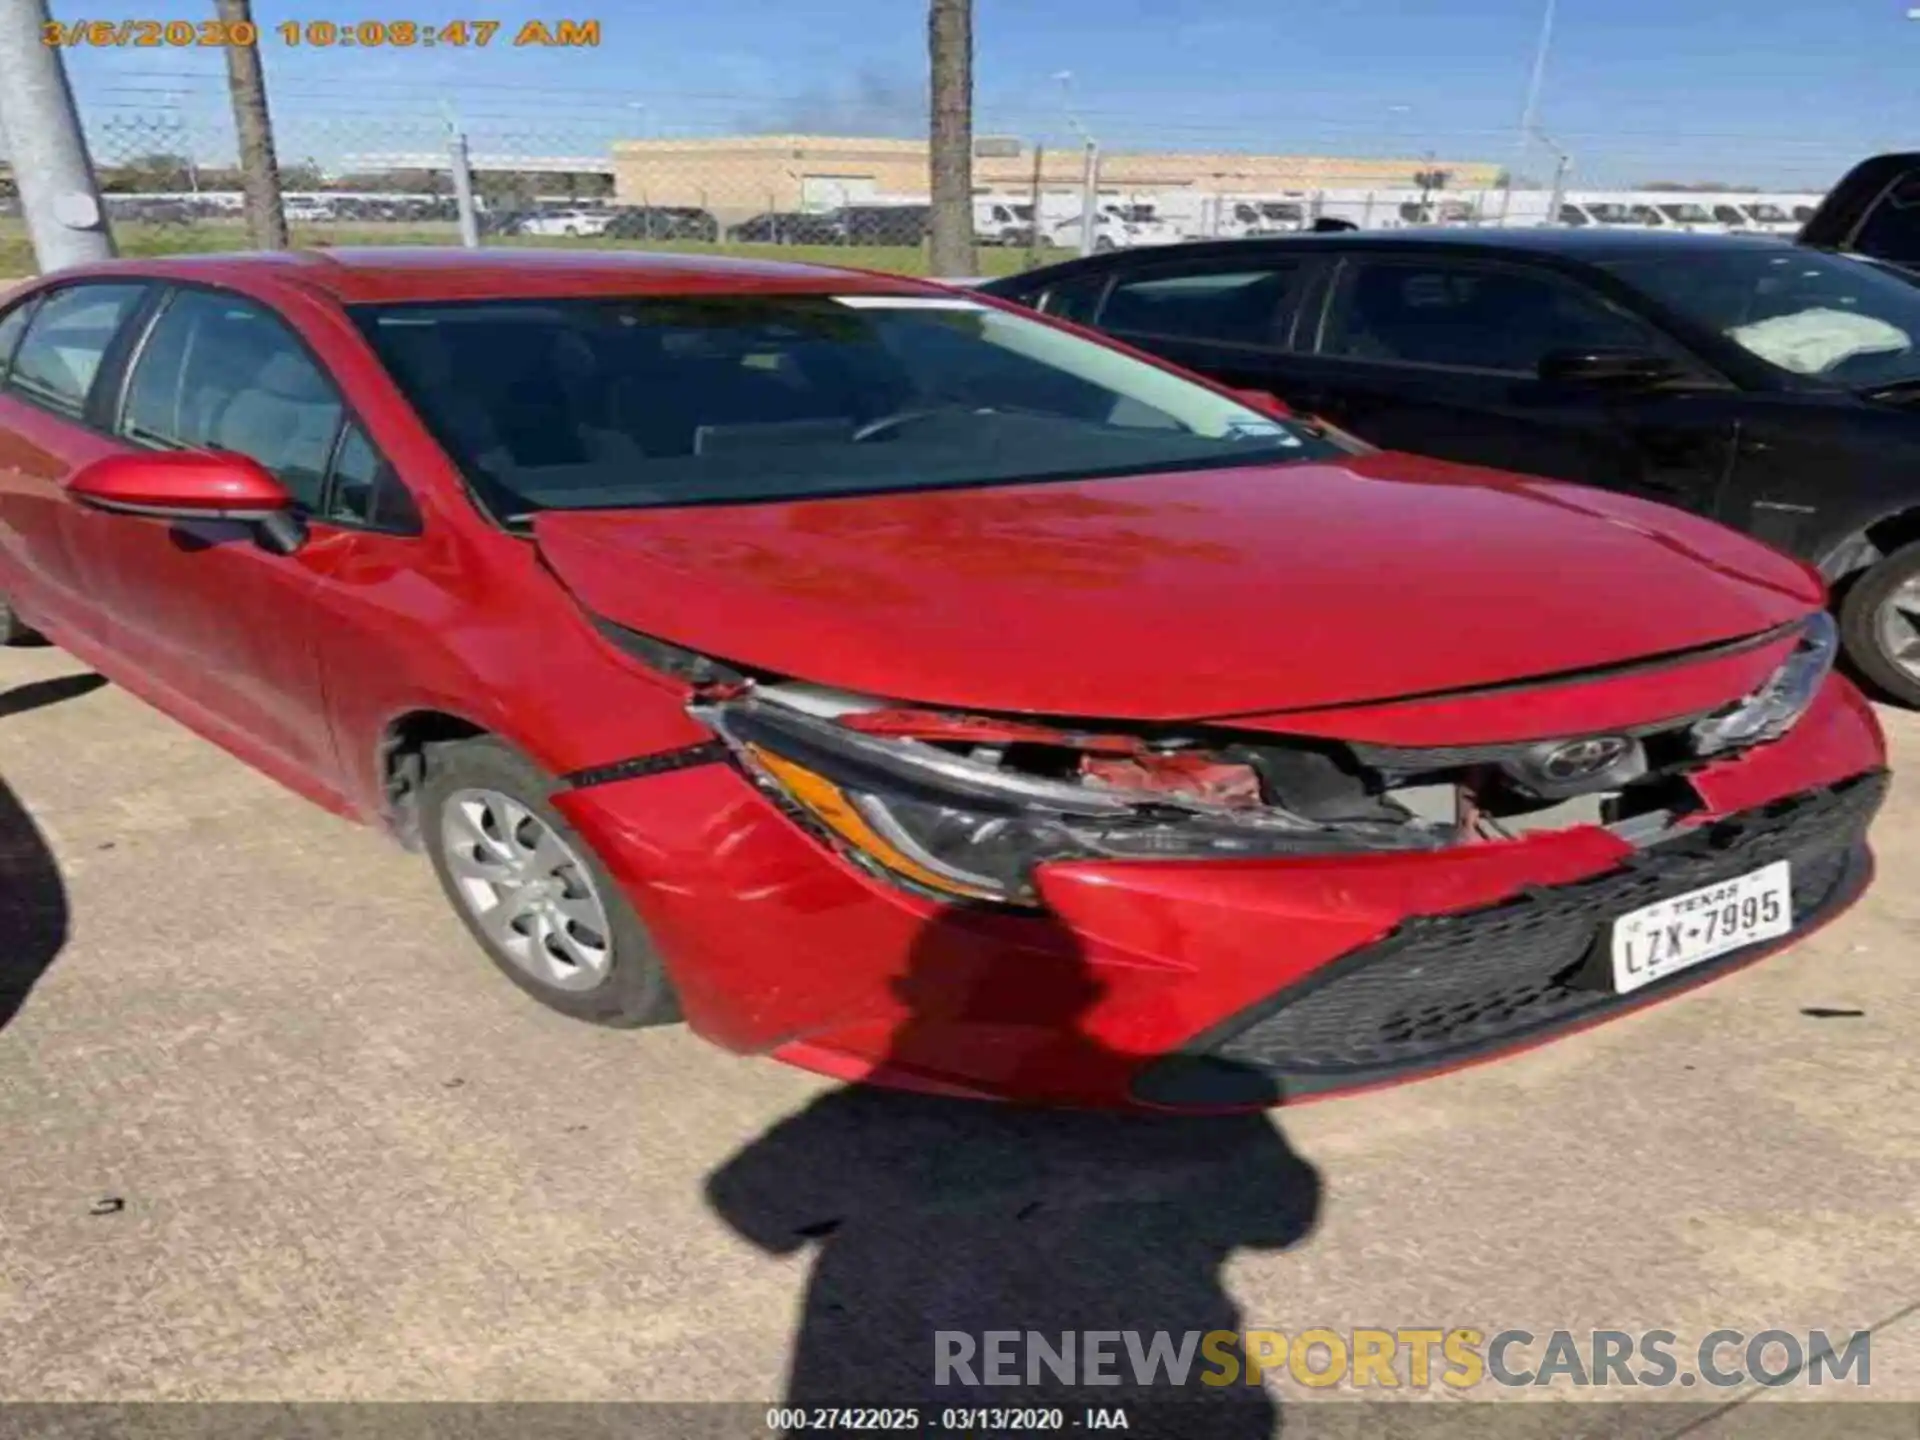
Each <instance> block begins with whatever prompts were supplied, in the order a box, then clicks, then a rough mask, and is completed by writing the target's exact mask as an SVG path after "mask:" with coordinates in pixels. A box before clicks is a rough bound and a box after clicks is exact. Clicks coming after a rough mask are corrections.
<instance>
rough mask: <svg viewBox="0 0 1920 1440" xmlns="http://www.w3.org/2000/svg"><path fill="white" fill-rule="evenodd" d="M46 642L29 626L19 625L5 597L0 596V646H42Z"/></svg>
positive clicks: (18, 619) (18, 618)
mask: <svg viewBox="0 0 1920 1440" xmlns="http://www.w3.org/2000/svg"><path fill="white" fill-rule="evenodd" d="M45 643H46V641H45V640H44V639H43V638H42V636H41V634H40V632H39V631H38V630H35V629H34V628H33V627H32V626H31V625H25V624H22V623H21V620H20V617H19V616H18V615H17V614H15V613H14V609H13V605H12V604H11V603H10V602H9V601H8V599H7V597H6V596H4V595H0V645H44V644H45Z"/></svg>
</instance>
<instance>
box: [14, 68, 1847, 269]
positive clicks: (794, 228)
mask: <svg viewBox="0 0 1920 1440" xmlns="http://www.w3.org/2000/svg"><path fill="white" fill-rule="evenodd" d="M268 78H269V85H270V95H271V99H272V103H273V107H274V115H273V121H274V130H275V142H276V150H277V152H278V156H279V166H280V180H281V189H282V195H283V205H284V209H285V213H286V217H287V220H288V223H289V227H290V230H291V233H292V238H293V243H294V244H296V245H302V246H345V245H388V244H431V245H452V244H458V243H460V240H461V226H460V213H459V208H458V202H457V200H456V189H457V187H456V185H455V175H454V165H455V160H454V155H455V152H456V141H459V142H463V144H464V152H465V155H466V156H467V158H468V162H469V165H470V169H471V177H472V192H473V195H474V197H475V199H474V205H475V209H476V211H477V214H476V215H475V217H474V218H475V221H476V225H475V229H476V230H477V232H478V236H479V239H480V243H482V244H483V245H536V246H564V247H572V248H595V247H601V248H618V247H643V248H648V249H670V250H674V249H678V250H698V251H718V252H725V253H730V254H741V255H766V256H773V257H780V258H800V259H819V260H829V261H832V262H834V263H840V264H848V265H856V266H863V267H868V268H874V269H884V270H894V271H901V272H908V273H924V272H925V270H926V267H927V259H926V236H927V228H928V219H929V205H928V201H927V171H928V166H927V150H926V144H925V141H924V140H922V139H915V138H911V137H910V136H901V135H892V136H881V135H873V134H864V135H863V134H858V133H854V134H836V133H826V131H827V127H828V125H829V124H831V123H832V122H833V121H835V120H843V119H844V120H850V121H852V122H853V123H852V124H849V125H848V127H847V128H849V129H853V128H856V126H858V125H859V124H860V123H862V121H863V119H864V117H862V116H859V115H854V116H850V117H849V116H836V115H824V116H820V115H809V114H806V113H802V112H800V111H793V112H791V113H789V114H786V115H775V116H774V117H773V118H772V119H769V118H768V111H767V107H766V105H765V104H764V97H762V98H761V100H760V101H758V102H755V103H754V104H750V103H749V97H741V98H739V99H738V100H737V101H734V100H728V99H726V98H725V97H709V103H708V106H707V111H706V112H705V113H707V114H708V115H709V116H710V117H712V118H707V119H702V120H700V121H698V122H697V123H688V124H685V125H678V126H676V127H674V133H671V134H658V133H650V132H652V131H654V129H655V128H656V127H655V125H654V116H653V115H652V113H651V107H650V106H649V105H647V104H643V103H640V102H635V101H623V100H618V99H615V98H614V97H611V96H604V97H603V96H595V95H582V94H559V93H555V92H551V91H541V90H511V89H507V90H501V89H495V90H489V91H487V92H485V93H484V94H461V93H454V94H451V95H447V96H445V97H441V96H434V95H426V94H422V93H420V91H419V89H418V88H417V87H408V86H402V85H395V84H389V85H387V86H384V87H383V86H381V85H379V84H375V83H369V84H367V85H366V86H364V87H354V88H352V89H351V90H349V91H343V90H342V88H341V87H340V86H337V85H331V86H319V85H316V84H315V83H314V82H312V81H311V80H308V81H305V82H301V81H300V80H298V79H295V80H292V81H289V82H286V83H277V82H276V81H275V79H274V76H273V75H272V74H271V73H269V77H268ZM80 90H81V107H82V112H83V117H84V122H85V125H86V129H87V135H88V141H89V145H90V149H91V151H92V155H93V160H94V165H95V168H96V171H97V173H98V175H99V179H100V183H101V187H102V190H103V192H104V195H105V199H106V203H107V207H108V210H109V213H110V215H111V217H112V219H113V222H114V230H115V234H116V239H117V241H118V243H119V246H120V249H121V251H122V253H125V254H156V253H176V252H190V251H207V250H230V249H240V248H245V247H246V245H247V243H248V239H247V233H246V227H245V224H244V222H243V219H242V207H241V198H240V192H241V185H240V178H239V173H238V170H237V164H236V160H235V155H236V147H235V143H234V136H233V123H232V115H231V109H230V106H229V102H228V97H227V93H226V89H225V84H224V77H223V76H221V75H219V74H218V73H216V72H212V71H207V70H201V71H198V72H183V73H180V74H176V75H170V74H167V73H165V72H153V73H143V74H142V75H140V76H138V77H136V78H134V79H130V80H123V81H119V82H116V83H113V84H108V85H95V86H82V87H80ZM756 104H757V109H756ZM683 108H684V107H683ZM728 108H732V109H735V110H737V111H738V112H739V113H738V114H736V115H734V116H732V117H724V116H723V115H721V113H720V112H723V111H725V110H726V109H728ZM695 109H696V111H697V109H698V107H695ZM782 119H785V120H788V121H789V122H790V123H791V124H792V125H793V126H795V127H796V128H795V129H794V130H793V131H791V132H789V131H787V130H783V129H776V128H772V127H774V126H775V125H776V124H777V123H778V121H779V120H782ZM1091 119H1092V120H1093V121H1094V122H1095V123H1101V117H1099V116H1098V115H1095V116H1093V117H1091ZM803 122H811V123H809V125H808V128H807V129H806V130H805V131H800V130H798V128H797V127H798V126H799V125H800V124H801V123H803ZM1050 123H1051V126H1052V129H1053V131H1054V132H1055V133H1047V129H1046V127H1045V126H1043V125H1042V124H1041V123H1040V118H1039V117H1036V116H1034V115H1032V114H1026V113H1009V114H1006V115H996V114H995V113H993V112H992V111H991V110H988V111H985V112H983V113H982V114H981V115H980V116H979V117H977V120H976V134H977V135H980V136H983V137H986V138H984V139H982V140H980V141H979V142H977V148H978V153H977V155H976V159H975V163H974V183H975V197H974V202H973V219H974V232H975V238H976V241H977V244H978V251H977V257H978V258H977V265H976V272H977V273H979V274H983V275H989V274H999V273H1005V272H1007V271H1010V270H1016V269H1020V268H1024V267H1027V266H1031V265H1034V264H1040V263H1046V262H1048V261H1052V260H1056V259H1061V258H1065V257H1066V256H1069V255H1072V254H1076V253H1079V252H1080V251H1081V250H1083V249H1096V250H1104V249H1111V248H1122V247H1131V246H1137V245H1155V244H1177V243H1179V242H1182V241H1188V240H1197V239H1207V238H1233V237H1244V236H1259V235H1270V234H1278V233H1285V232H1288V231H1293V230H1301V229H1308V228H1312V227H1313V226H1315V225H1316V224H1319V225H1322V226H1326V225H1334V226H1342V227H1344V226H1356V227H1360V228H1370V229H1371V228H1382V227H1397V226H1406V225H1436V224H1437V225H1453V226H1501V225H1541V224H1630V225H1638V226H1644V227H1652V228H1662V227H1666V228H1683V229H1730V228H1737V229H1774V230H1791V229H1792V228H1793V226H1794V221H1795V217H1796V214H1804V213H1805V210H1806V208H1807V207H1808V206H1810V205H1811V204H1813V203H1815V202H1816V201H1817V199H1818V197H1819V195H1820V193H1821V191H1822V190H1824V189H1825V187H1826V185H1827V184H1829V183H1830V182H1831V181H1832V180H1833V179H1834V178H1835V177H1837V175H1838V174H1840V173H1841V172H1842V171H1844V170H1845V169H1846V168H1847V166H1848V165H1849V164H1850V163H1851V162H1852V161H1853V160H1854V159H1857V158H1858V151H1857V148H1856V146H1852V145H1836V144H1825V143H1822V142H1819V141H1817V140H1809V139H1807V138H1806V137H1805V136H1800V137H1796V138H1794V139H1791V140H1782V141H1779V142H1778V143H1776V144H1773V145H1772V146H1771V148H1770V149H1769V150H1767V151H1766V152H1765V153H1764V154H1757V155H1755V156H1753V157H1751V159H1750V163H1749V164H1748V165H1747V166H1746V168H1747V169H1748V170H1749V171H1751V172H1754V173H1756V174H1764V175H1765V176H1766V177H1768V178H1767V182H1766V183H1765V184H1763V185H1759V186H1756V187H1755V188H1753V189H1750V190H1746V191H1734V190H1731V189H1711V190H1708V189H1702V190H1697V191H1689V190H1683V189H1678V188H1668V189H1662V188H1658V185H1657V183H1656V182H1658V180H1659V177H1660V172H1661V168H1662V166H1663V163H1664V162H1663V159H1662V157H1663V156H1665V155H1667V154H1669V153H1671V146H1672V144H1673V141H1674V137H1672V136H1669V135H1661V136H1658V137H1654V136H1635V135H1633V134H1631V133H1630V132H1625V131H1623V132H1621V133H1619V134H1616V135H1612V136H1578V137H1564V136H1563V137H1557V138H1556V139H1555V140H1554V141H1547V140H1545V138H1544V137H1542V138H1541V139H1540V140H1539V141H1536V142H1535V143H1533V144H1531V145H1528V146H1517V145H1516V142H1515V140H1514V137H1513V135H1512V134H1511V132H1509V133H1506V134H1491V133H1482V134H1472V133H1460V134H1452V135H1449V134H1438V135H1432V136H1428V137H1420V136H1417V135H1412V134H1395V133H1389V132H1385V131H1383V132H1381V133H1378V134H1365V133H1357V132H1353V131H1350V130H1333V131H1330V132H1329V133H1327V134H1325V135H1322V136H1318V137H1315V138H1318V139H1320V140H1324V141H1325V142H1326V152H1325V153H1320V154H1306V153H1291V154H1288V153H1278V152H1274V153H1262V152H1259V151H1255V150H1252V149H1250V148H1248V146H1247V145H1246V144H1245V143H1244V136H1243V135H1240V134H1236V133H1235V132H1233V131H1231V130H1229V129H1226V128H1223V127H1219V126H1202V125H1197V124H1182V123H1179V121H1178V118H1177V117H1174V118H1172V119H1162V120H1160V121H1157V122H1155V121H1149V120H1145V119H1142V118H1141V117H1139V116H1134V117H1133V118H1132V119H1130V120H1128V121H1127V122H1126V123H1125V124H1124V125H1123V124H1121V123H1120V122H1119V121H1118V120H1117V119H1115V120H1111V121H1108V122H1106V123H1107V128H1108V130H1109V134H1110V136H1111V138H1110V139H1107V140H1105V141H1104V143H1103V142H1102V141H1097V140H1095V139H1094V138H1093V137H1092V136H1091V135H1089V134H1088V132H1087V126H1086V123H1085V122H1084V121H1083V120H1081V119H1080V118H1078V117H1076V118H1075V119H1074V120H1073V121H1072V125H1071V128H1067V127H1065V126H1062V125H1061V123H1060V121H1059V119H1058V117H1055V118H1054V119H1053V120H1052V121H1051V122H1050ZM816 125H817V126H818V128H815V126H816ZM894 128H895V129H899V128H900V127H899V126H897V125H896V126H895V127H894ZM1062 131H1064V134H1062V133H1060V132H1062ZM1575 143H1578V144H1580V145H1582V146H1583V147H1584V149H1585V151H1586V157H1587V158H1585V159H1582V158H1581V157H1580V156H1579V155H1577V154H1573V153H1570V148H1569V147H1571V145H1573V144H1575ZM1669 183H1670V184H1671V183H1672V182H1669ZM1636 186H1639V187H1640V188H1638V189H1636V188H1635V187H1636ZM32 268H33V262H32V256H31V253H30V250H29V249H28V247H27V244H26V238H25V232H24V229H23V227H22V226H21V224H20V222H19V220H18V218H17V216H0V274H8V275H18V274H25V273H30V272H31V270H32Z"/></svg>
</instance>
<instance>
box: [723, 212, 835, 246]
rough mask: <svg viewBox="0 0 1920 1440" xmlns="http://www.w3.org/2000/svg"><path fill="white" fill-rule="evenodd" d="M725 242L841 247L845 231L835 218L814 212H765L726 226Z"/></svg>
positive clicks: (828, 214) (833, 215) (831, 215)
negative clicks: (726, 240)
mask: <svg viewBox="0 0 1920 1440" xmlns="http://www.w3.org/2000/svg"><path fill="white" fill-rule="evenodd" d="M727 239H728V240H731V241H735V242H737V243H744V244H760V245H844V244H846V243H847V231H846V227H845V226H844V225H842V224H841V223H840V219H839V217H838V215H837V214H831V213H824V212H820V211H813V210H768V211H766V212H764V213H763V214H759V215H755V216H753V217H752V218H751V219H748V220H742V221H741V222H740V223H739V224H738V225H733V226H729V227H728V229H727Z"/></svg>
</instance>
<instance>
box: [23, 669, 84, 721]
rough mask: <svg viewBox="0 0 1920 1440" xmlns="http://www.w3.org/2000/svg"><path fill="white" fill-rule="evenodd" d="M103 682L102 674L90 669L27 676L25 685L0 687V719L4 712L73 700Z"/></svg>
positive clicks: (26, 709)
mask: <svg viewBox="0 0 1920 1440" xmlns="http://www.w3.org/2000/svg"><path fill="white" fill-rule="evenodd" d="M106 683H107V677H106V676H104V675H95V674H94V673H93V672H92V671H90V670H82V671H79V672H78V673H76V674H73V675H55V676H54V677H53V678H51V679H49V680H30V681H28V682H27V683H26V684H25V685H16V686H14V687H13V688H12V689H11V690H0V719H4V718H5V717H6V716H8V715H20V714H24V713H25V712H26V711H28V710H38V709H39V708H40V707H41V706H43V705H57V704H59V703H60V702H61V701H62V700H77V699H79V698H80V696H82V695H90V694H92V693H93V692H94V691H95V690H98V689H99V688H100V687H101V686H103V685H105V684H106Z"/></svg>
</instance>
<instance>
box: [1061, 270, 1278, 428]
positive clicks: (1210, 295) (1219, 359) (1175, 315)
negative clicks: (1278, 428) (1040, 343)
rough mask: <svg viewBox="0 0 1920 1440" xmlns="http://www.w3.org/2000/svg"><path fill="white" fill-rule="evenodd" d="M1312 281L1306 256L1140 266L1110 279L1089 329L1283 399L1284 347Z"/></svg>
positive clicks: (1227, 381) (1237, 386)
mask: <svg viewBox="0 0 1920 1440" xmlns="http://www.w3.org/2000/svg"><path fill="white" fill-rule="evenodd" d="M1314 273H1315V262H1314V259H1313V258H1312V257H1311V256H1310V255H1306V254H1295V255H1288V256H1262V255H1260V254H1259V252H1258V251H1252V252H1249V253H1247V254H1244V255H1237V256H1209V257H1206V258H1203V259H1188V258H1180V259H1152V260H1146V261H1143V263H1140V264H1132V265H1124V266H1121V267H1120V268H1119V269H1118V270H1117V271H1116V273H1115V276H1114V279H1113V283H1112V285H1111V286H1110V287H1108V288H1107V290H1106V291H1105V294H1104V297H1103V298H1102V300H1101V301H1100V305H1099V309H1098V311H1097V312H1096V313H1095V315H1094V318H1093V322H1092V323H1093V324H1095V325H1096V326H1098V327H1099V328H1100V329H1101V330H1105V331H1107V332H1108V333H1110V334H1112V335H1113V336H1115V337H1116V338H1118V339H1121V340H1124V341H1126V342H1127V343H1128V344H1129V345H1135V346H1138V347H1139V348H1140V349H1142V350H1146V351H1149V352H1151V353H1152V354H1155V355H1159V356H1162V357H1163V358H1165V359H1168V360H1171V361H1173V362H1174V363H1175V364H1177V365H1184V366H1185V367H1187V368H1188V369H1189V370H1196V371H1198V372H1199V373H1201V374H1203V375H1206V376H1208V377H1209V378H1211V379H1213V380H1217V381H1218V382H1220V383H1221V384H1223V385H1231V386H1234V387H1236V388H1239V389H1246V390H1270V391H1273V392H1274V393H1275V394H1278V395H1280V396H1281V397H1282V398H1283V399H1285V398H1287V397H1286V393H1285V392H1286V390H1287V389H1288V388H1289V386H1288V375H1287V365H1286V354H1285V347H1286V344H1287V340H1288V336H1289V334H1290V332H1291V329H1292V326H1293V321H1294V316H1295V315H1296V314H1297V313H1298V311H1299V308H1300V302H1301V297H1302V296H1303V295H1304V294H1305V293H1306V290H1307V288H1308V286H1309V284H1310V283H1311V281H1312V278H1313V275H1314Z"/></svg>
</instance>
